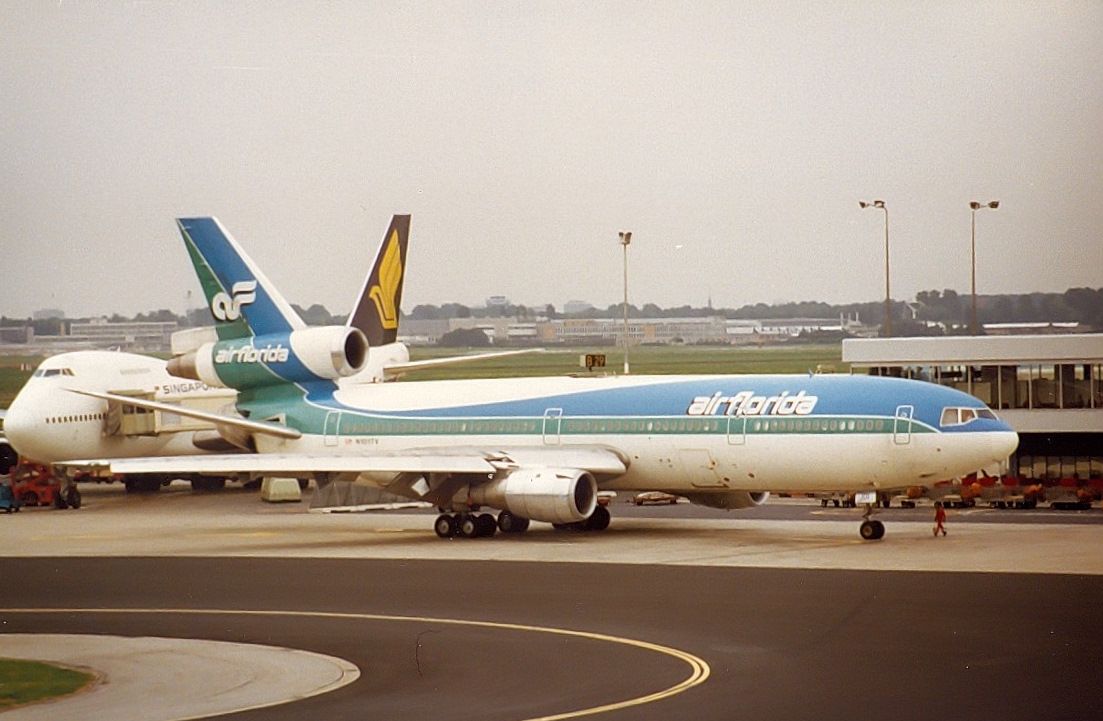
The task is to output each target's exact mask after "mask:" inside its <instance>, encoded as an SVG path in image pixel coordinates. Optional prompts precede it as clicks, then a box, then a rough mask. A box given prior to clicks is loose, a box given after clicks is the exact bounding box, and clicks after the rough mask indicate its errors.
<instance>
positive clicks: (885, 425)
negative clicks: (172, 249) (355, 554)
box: [319, 412, 935, 436]
mask: <svg viewBox="0 0 1103 721" xmlns="http://www.w3.org/2000/svg"><path fill="white" fill-rule="evenodd" d="M335 413H336V412H335ZM744 424H745V427H744ZM319 430H320V429H319ZM326 430H327V431H328V432H329V434H331V435H332V434H334V433H336V434H337V435H342V436H410V435H414V436H433V435H448V436H457V435H458V436H463V435H470V436H480V435H539V434H544V435H564V436H569V435H603V434H609V435H652V436H653V435H718V436H723V435H744V434H745V435H812V434H814V435H822V434H878V433H882V434H883V433H934V432H935V431H934V430H933V429H931V428H929V427H928V426H926V425H924V424H922V423H919V422H916V421H909V420H907V419H903V418H901V419H895V418H864V417H863V418H848V417H838V416H836V417H816V418H773V417H771V418H747V419H742V418H731V419H730V423H729V419H728V418H727V417H724V416H716V417H708V418H681V417H670V416H662V417H653V418H646V417H632V418H623V417H621V418H617V417H612V418H595V417H585V418H579V417H562V418H561V417H556V416H537V417H528V418H371V417H364V416H359V415H355V414H350V413H341V419H340V423H336V422H335V419H333V418H331V419H330V423H329V424H328V425H327V428H326Z"/></svg>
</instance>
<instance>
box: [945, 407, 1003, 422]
mask: <svg viewBox="0 0 1103 721" xmlns="http://www.w3.org/2000/svg"><path fill="white" fill-rule="evenodd" d="M978 418H987V419H988V420H990V421H995V420H999V419H998V418H997V417H996V414H995V413H993V412H992V411H991V409H989V408H943V409H942V419H941V420H940V421H939V423H940V424H941V425H943V426H961V425H965V424H966V423H969V422H971V421H975V420H976V419H978Z"/></svg>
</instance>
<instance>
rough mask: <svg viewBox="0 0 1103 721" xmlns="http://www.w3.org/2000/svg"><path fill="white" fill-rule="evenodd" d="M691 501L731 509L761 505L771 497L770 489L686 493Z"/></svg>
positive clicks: (701, 504)
mask: <svg viewBox="0 0 1103 721" xmlns="http://www.w3.org/2000/svg"><path fill="white" fill-rule="evenodd" d="M684 495H685V497H686V498H688V499H689V502H690V503H696V504H697V505H698V506H708V507H709V508H722V509H724V510H726V511H730V510H733V509H736V508H750V507H752V506H761V505H762V504H763V503H765V502H766V499H767V498H769V497H770V493H769V491H760V492H756V493H751V492H749V491H725V492H723V493H686V494H684Z"/></svg>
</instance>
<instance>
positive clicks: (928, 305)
mask: <svg viewBox="0 0 1103 721" xmlns="http://www.w3.org/2000/svg"><path fill="white" fill-rule="evenodd" d="M292 307H293V308H294V309H295V311H296V312H298V313H299V315H300V316H301V317H302V319H303V321H305V322H306V323H307V324H308V325H343V324H344V323H345V320H346V315H347V314H333V313H330V312H329V310H327V309H326V308H325V306H323V305H321V304H318V303H315V304H314V305H311V306H310V307H308V308H303V307H301V306H299V305H295V304H292ZM971 307H972V302H971V297H970V296H969V294H967V293H966V294H962V293H958V292H956V291H954V290H951V289H949V288H947V289H945V290H941V291H939V290H925V291H921V292H919V293H917V294H916V296H915V300H914V301H901V300H894V301H893V302H892V316H893V325H894V327H895V329H896V333H895V334H897V335H899V334H902V331H905V330H906V329H909V328H910V329H911V330H913V331H916V332H918V331H919V330H920V329H922V328H924V327H925V326H926V325H927V323H928V322H935V323H941V324H943V325H945V326H947V327H949V328H953V327H961V326H968V324H969V320H970V314H971ZM622 314H623V311H622V305H621V304H620V303H614V304H612V305H609V306H606V307H605V308H593V309H591V310H587V311H583V312H579V313H571V314H566V313H562V312H559V311H557V310H556V309H555V306H553V305H552V304H550V303H549V304H547V305H545V306H525V305H514V304H509V303H507V304H504V305H495V306H489V307H472V306H466V305H463V304H462V303H444V304H441V305H433V304H422V305H418V306H415V307H414V308H413V309H412V310H411V311H409V312H408V313H407V312H403V313H402V315H401V317H402V319H404V320H447V319H450V318H519V319H522V320H535V319H537V318H539V317H544V318H550V319H559V318H620V317H621V316H622ZM628 316H629V317H630V318H702V317H710V316H723V317H724V318H728V319H733V320H772V319H779V318H837V317H840V316H845V317H848V318H853V317H854V316H857V317H858V319H859V320H860V321H861V322H862V323H865V324H868V325H880V324H881V323H882V322H883V320H884V301H883V300H878V301H866V302H861V303H843V304H832V303H824V302H821V301H800V302H787V303H754V304H751V305H744V306H742V307H740V308H711V307H708V306H702V307H695V306H691V305H680V306H674V307H669V308H662V307H660V306H658V305H656V304H654V303H646V304H644V305H642V306H637V305H634V304H631V303H629V304H628ZM95 317H100V316H95ZM74 320H79V319H75V318H74V319H59V318H48V319H38V320H30V319H27V318H9V317H7V316H0V326H4V327H12V326H23V325H26V324H28V323H30V325H31V326H32V327H33V328H34V331H35V334H36V335H57V334H58V333H59V332H61V328H62V324H65V330H66V332H68V324H69V323H71V322H72V321H74ZM107 320H109V321H111V322H143V321H161V322H171V321H176V322H177V323H179V324H180V325H182V326H193V327H194V326H203V325H209V324H210V322H211V317H210V313H209V311H208V310H207V309H206V308H195V309H192V310H191V311H189V312H188V314H187V316H186V317H185V316H181V315H178V314H176V313H173V312H172V311H170V310H166V309H161V310H156V311H150V312H146V313H138V314H137V315H134V316H132V317H127V316H123V315H120V314H118V313H115V314H113V315H111V316H109V317H108V318H107ZM977 320H978V322H980V323H1038V322H1050V323H1070V322H1076V323H1080V324H1082V325H1085V326H1090V327H1091V328H1094V329H1097V330H1100V329H1103V288H1069V289H1068V290H1066V291H1065V292H1064V293H1006V294H999V295H978V296H977Z"/></svg>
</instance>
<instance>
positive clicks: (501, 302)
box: [486, 295, 509, 308]
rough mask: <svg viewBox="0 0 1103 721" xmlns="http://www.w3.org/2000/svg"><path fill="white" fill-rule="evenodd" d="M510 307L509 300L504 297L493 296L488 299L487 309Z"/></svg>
mask: <svg viewBox="0 0 1103 721" xmlns="http://www.w3.org/2000/svg"><path fill="white" fill-rule="evenodd" d="M507 305H509V298H507V297H505V296H504V295H492V296H490V297H489V298H487V299H486V307H487V308H504V307H505V306H507Z"/></svg>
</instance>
